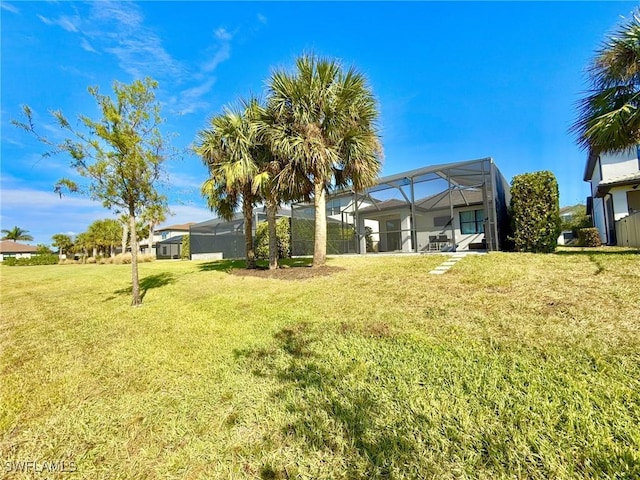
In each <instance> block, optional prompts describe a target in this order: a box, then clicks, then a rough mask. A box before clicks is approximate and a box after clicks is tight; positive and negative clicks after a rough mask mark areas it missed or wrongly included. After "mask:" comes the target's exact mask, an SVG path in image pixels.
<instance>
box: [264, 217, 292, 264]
mask: <svg viewBox="0 0 640 480" xmlns="http://www.w3.org/2000/svg"><path fill="white" fill-rule="evenodd" d="M276 238H277V239H278V258H289V257H290V256H291V227H290V220H289V219H288V218H286V217H282V218H279V219H277V220H276ZM255 252H256V258H269V224H268V223H267V222H260V223H259V224H258V227H257V228H256V238H255Z"/></svg>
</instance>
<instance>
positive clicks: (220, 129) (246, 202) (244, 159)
mask: <svg viewBox="0 0 640 480" xmlns="http://www.w3.org/2000/svg"><path fill="white" fill-rule="evenodd" d="M245 105H246V103H245ZM254 140H255V127H254V125H253V124H252V122H251V121H250V119H249V115H248V113H247V108H245V109H244V110H240V109H238V110H232V109H230V108H226V109H225V110H224V112H223V113H222V114H220V115H217V116H215V117H213V118H212V119H211V125H210V128H208V129H205V130H202V131H200V132H199V133H198V143H197V145H196V146H195V152H196V153H197V154H198V155H199V156H200V157H202V160H203V162H204V163H205V165H206V166H207V167H208V169H209V179H207V180H206V181H205V182H204V183H203V185H202V193H203V195H204V196H205V198H206V199H207V203H208V205H209V208H211V210H213V211H215V212H216V213H217V214H218V215H219V216H220V217H221V218H224V219H226V220H231V218H232V217H233V212H234V211H235V209H236V207H237V206H238V204H239V203H240V202H241V203H242V214H243V217H244V232H245V251H246V259H247V268H255V267H256V258H255V252H254V247H253V208H254V207H255V206H256V204H257V203H258V202H259V201H260V195H259V193H258V192H257V189H256V188H255V186H254V178H255V176H256V175H257V174H258V173H259V169H258V165H257V163H256V159H255V158H254V154H255V152H254Z"/></svg>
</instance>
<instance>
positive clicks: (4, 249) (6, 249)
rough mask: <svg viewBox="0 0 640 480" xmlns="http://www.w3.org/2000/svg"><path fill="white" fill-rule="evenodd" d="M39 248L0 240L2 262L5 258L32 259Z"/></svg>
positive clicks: (0, 258)
mask: <svg viewBox="0 0 640 480" xmlns="http://www.w3.org/2000/svg"><path fill="white" fill-rule="evenodd" d="M37 252H38V248H37V247H34V246H33V245H26V244H24V243H18V242H14V241H13V240H0V262H2V261H4V259H5V258H31V255H35V254H36V253H37Z"/></svg>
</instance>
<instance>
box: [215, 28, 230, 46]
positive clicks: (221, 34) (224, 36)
mask: <svg viewBox="0 0 640 480" xmlns="http://www.w3.org/2000/svg"><path fill="white" fill-rule="evenodd" d="M214 35H215V36H216V38H217V39H218V40H222V41H224V42H228V41H229V40H231V39H232V38H233V36H232V35H231V34H230V33H229V32H228V31H227V29H226V28H224V27H220V28H218V29H216V31H215V32H214Z"/></svg>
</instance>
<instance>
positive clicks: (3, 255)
mask: <svg viewBox="0 0 640 480" xmlns="http://www.w3.org/2000/svg"><path fill="white" fill-rule="evenodd" d="M32 255H34V254H33V253H0V262H2V261H4V259H5V258H31V256H32Z"/></svg>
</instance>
